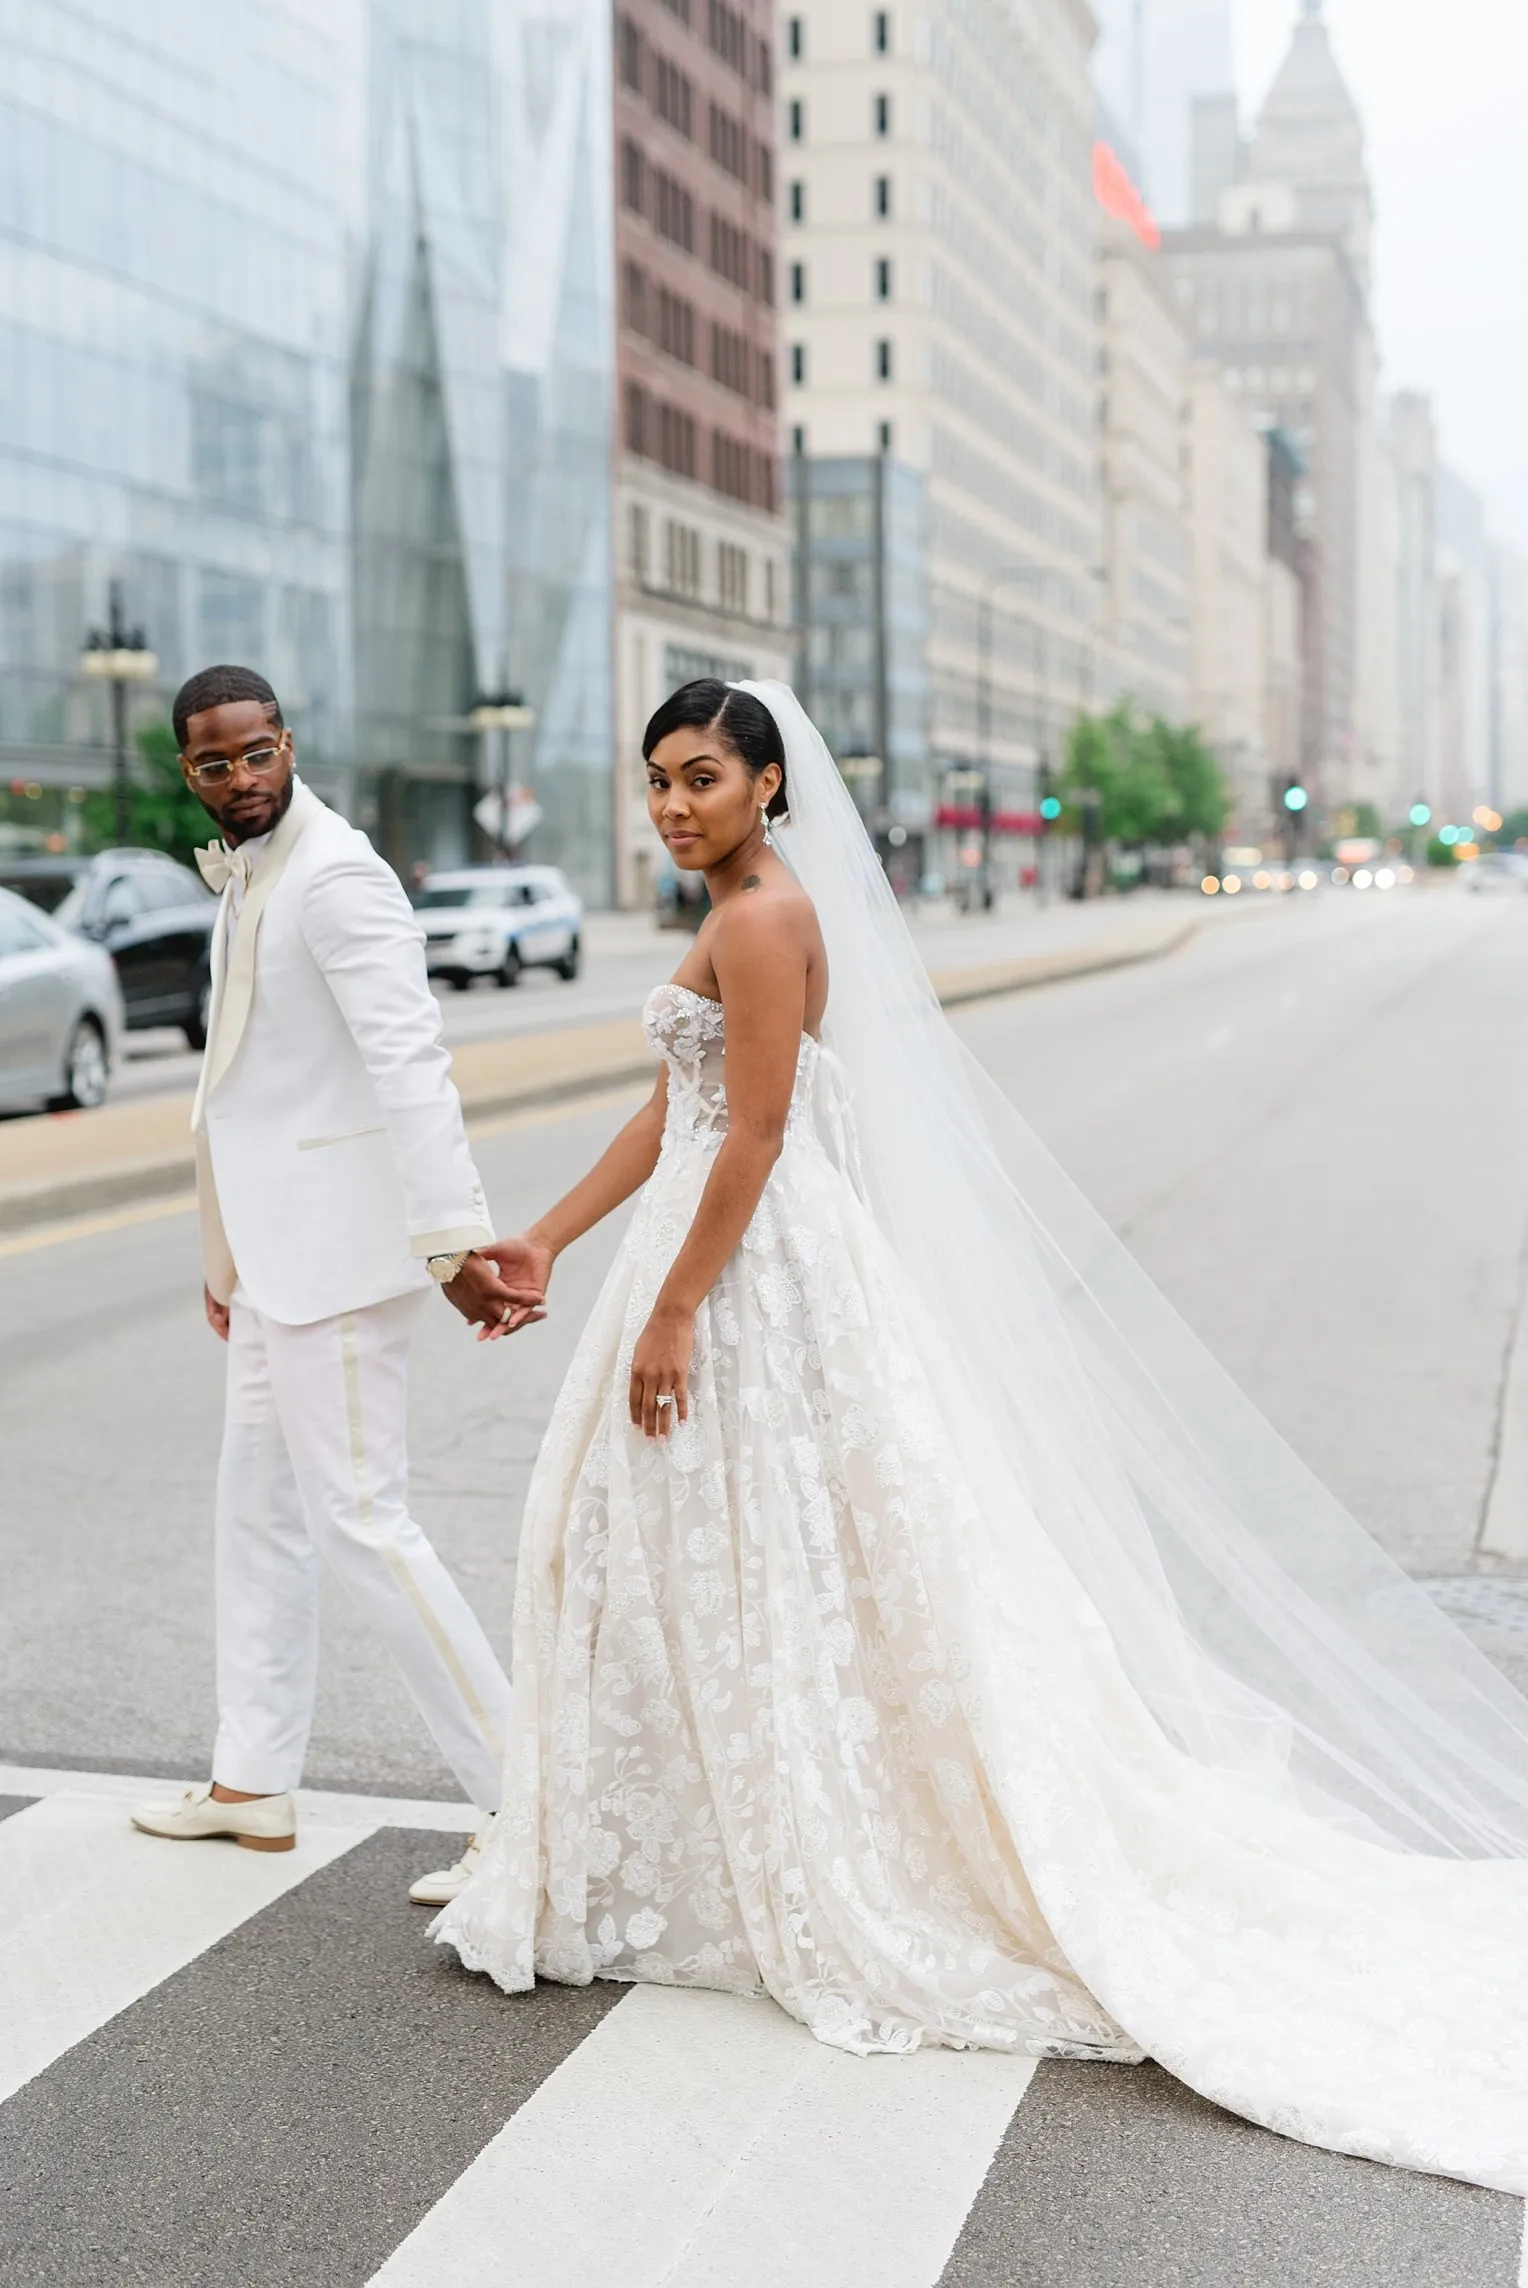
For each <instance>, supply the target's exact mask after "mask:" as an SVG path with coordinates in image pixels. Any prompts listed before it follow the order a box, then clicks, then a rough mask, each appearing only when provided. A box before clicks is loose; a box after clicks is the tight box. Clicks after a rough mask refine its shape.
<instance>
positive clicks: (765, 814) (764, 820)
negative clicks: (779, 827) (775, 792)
mask: <svg viewBox="0 0 1528 2288" xmlns="http://www.w3.org/2000/svg"><path fill="white" fill-rule="evenodd" d="M759 824H760V825H761V826H762V827H763V829H764V847H765V849H766V850H773V848H774V846H775V838H774V836H773V835H772V834H771V833H770V831H769V805H768V803H765V802H761V803H760V805H759Z"/></svg>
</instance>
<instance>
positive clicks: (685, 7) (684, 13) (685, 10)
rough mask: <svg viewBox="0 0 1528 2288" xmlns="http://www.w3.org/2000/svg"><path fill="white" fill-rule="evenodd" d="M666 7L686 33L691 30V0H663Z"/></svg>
mask: <svg viewBox="0 0 1528 2288" xmlns="http://www.w3.org/2000/svg"><path fill="white" fill-rule="evenodd" d="M663 5H664V7H665V8H666V9H667V10H668V12H669V14H670V15H671V16H673V17H674V18H675V19H676V20H677V21H678V22H679V23H681V24H683V26H684V28H685V30H686V31H688V30H689V28H690V0H663Z"/></svg>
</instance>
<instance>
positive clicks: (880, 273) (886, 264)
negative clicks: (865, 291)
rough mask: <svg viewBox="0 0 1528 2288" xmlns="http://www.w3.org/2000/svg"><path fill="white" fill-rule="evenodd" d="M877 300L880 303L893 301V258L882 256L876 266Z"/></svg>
mask: <svg viewBox="0 0 1528 2288" xmlns="http://www.w3.org/2000/svg"><path fill="white" fill-rule="evenodd" d="M875 298H876V300H877V301H878V302H889V301H890V300H891V258H890V256H889V255H885V254H883V255H881V256H880V257H879V259H878V260H877V262H876V266H875Z"/></svg>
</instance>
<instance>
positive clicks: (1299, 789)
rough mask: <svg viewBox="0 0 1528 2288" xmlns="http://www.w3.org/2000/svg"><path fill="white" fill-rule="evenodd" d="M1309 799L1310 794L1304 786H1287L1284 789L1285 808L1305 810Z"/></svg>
mask: <svg viewBox="0 0 1528 2288" xmlns="http://www.w3.org/2000/svg"><path fill="white" fill-rule="evenodd" d="M1309 800H1310V796H1309V795H1308V794H1307V793H1306V791H1305V789H1304V787H1303V786H1287V787H1286V788H1285V789H1284V808H1285V809H1286V810H1303V809H1304V808H1305V805H1306V804H1307V803H1308V802H1309Z"/></svg>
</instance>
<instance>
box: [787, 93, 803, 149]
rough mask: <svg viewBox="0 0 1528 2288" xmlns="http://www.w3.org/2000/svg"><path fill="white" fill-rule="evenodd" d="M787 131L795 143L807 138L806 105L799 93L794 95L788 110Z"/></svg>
mask: <svg viewBox="0 0 1528 2288" xmlns="http://www.w3.org/2000/svg"><path fill="white" fill-rule="evenodd" d="M786 132H787V133H788V134H789V136H790V139H791V141H792V142H793V143H802V142H804V141H805V140H806V105H805V104H804V103H803V102H802V100H801V98H800V96H799V95H793V96H792V97H791V100H790V105H789V108H788V110H787V112H786Z"/></svg>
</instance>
